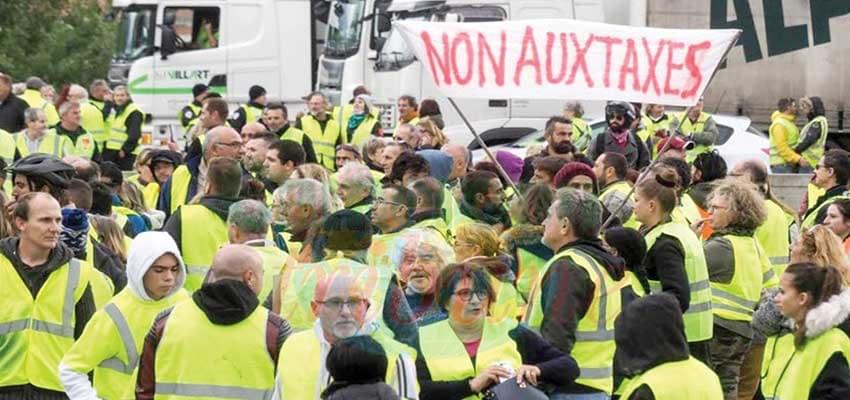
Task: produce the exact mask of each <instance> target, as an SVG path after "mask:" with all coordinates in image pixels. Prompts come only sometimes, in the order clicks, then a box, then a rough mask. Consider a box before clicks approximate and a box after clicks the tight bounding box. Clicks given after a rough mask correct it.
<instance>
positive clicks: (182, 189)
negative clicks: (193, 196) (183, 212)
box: [169, 165, 192, 214]
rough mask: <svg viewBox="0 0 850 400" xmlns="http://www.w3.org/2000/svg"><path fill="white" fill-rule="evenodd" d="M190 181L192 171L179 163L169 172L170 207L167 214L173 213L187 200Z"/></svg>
mask: <svg viewBox="0 0 850 400" xmlns="http://www.w3.org/2000/svg"><path fill="white" fill-rule="evenodd" d="M191 183H192V172H191V171H189V167H187V166H185V165H181V166H179V167H177V169H175V170H174V173H173V174H171V193H170V195H171V204H169V207H170V208H171V210H170V212H169V214H174V212H175V211H177V208H179V207H180V206H182V205H183V204H186V203H187V202H189V199H188V198H187V197H189V185H190V184H191Z"/></svg>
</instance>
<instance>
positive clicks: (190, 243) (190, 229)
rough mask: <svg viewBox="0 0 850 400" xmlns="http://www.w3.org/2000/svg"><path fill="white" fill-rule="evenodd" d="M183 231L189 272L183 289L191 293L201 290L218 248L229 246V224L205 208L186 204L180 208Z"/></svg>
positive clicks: (187, 270)
mask: <svg viewBox="0 0 850 400" xmlns="http://www.w3.org/2000/svg"><path fill="white" fill-rule="evenodd" d="M180 227H181V229H180V231H181V247H182V248H181V249H180V252H181V253H182V254H183V262H184V263H185V264H186V272H187V273H186V283H185V284H184V285H183V287H184V288H185V289H186V290H187V291H189V292H190V293H191V292H194V291H195V290H198V289H200V288H201V285H202V284H203V283H204V278H205V277H206V276H207V272H208V271H209V269H210V265H211V264H212V261H213V258H214V257H215V253H216V252H217V251H218V248H219V247H221V245H224V244H227V243H228V239H227V223H226V222H225V221H224V220H222V219H221V217H219V216H218V214H216V213H214V212H213V211H212V210H210V209H209V208H207V207H205V206H203V205H200V204H186V205H184V206H183V207H180Z"/></svg>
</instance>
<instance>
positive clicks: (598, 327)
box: [525, 248, 625, 395]
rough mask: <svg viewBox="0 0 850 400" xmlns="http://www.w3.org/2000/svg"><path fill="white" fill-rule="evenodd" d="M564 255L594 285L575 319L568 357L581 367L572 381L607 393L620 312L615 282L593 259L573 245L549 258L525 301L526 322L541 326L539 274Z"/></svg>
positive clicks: (610, 385)
mask: <svg viewBox="0 0 850 400" xmlns="http://www.w3.org/2000/svg"><path fill="white" fill-rule="evenodd" d="M565 257H570V258H571V260H572V262H573V263H575V264H576V265H578V266H579V267H581V268H583V269H584V270H585V272H587V275H588V277H589V278H590V280H591V282H593V286H594V292H593V300H592V302H591V304H590V306H589V307H588V309H587V313H586V314H585V315H584V316H583V317H582V318H581V320H579V321H578V325H577V326H576V331H575V338H576V342H575V345H574V346H573V350H572V356H573V358H575V360H576V362H577V363H578V365H579V368H580V370H581V373H580V375H579V378H578V379H576V383H579V384H582V385H585V386H589V387H592V388H595V389H599V390H601V391H604V392H605V393H608V394H609V395H610V394H611V393H612V392H613V390H614V387H613V386H614V381H613V376H614V373H613V365H614V350H615V345H614V320H615V319H616V318H617V316H618V315H619V314H620V309H621V307H622V301H621V296H620V288H619V286H618V283H617V281H614V280H613V279H612V278H611V277H610V276H609V275H608V272H607V271H606V270H605V269H604V267H602V266H601V265H599V263H598V262H597V261H596V260H595V259H593V258H592V257H591V256H589V255H587V254H585V253H584V252H581V251H579V250H576V249H575V248H571V249H568V250H566V251H563V252H561V253H560V254H558V255H556V256H555V257H552V259H551V260H549V262H548V263H547V265H546V266H544V267H543V271H541V278H540V280H538V281H537V284H536V285H535V288H534V289H533V290H532V294H531V301H529V303H528V311H527V312H526V316H525V318H526V323H527V324H528V326H529V327H531V328H532V329H536V330H539V329H540V327H541V326H542V323H543V318H544V310H543V304H542V291H541V287H542V285H543V277H544V276H545V274H546V270H548V269H549V267H550V266H551V265H553V264H554V263H556V262H558V261H559V260H561V259H563V258H565ZM624 279H625V278H624Z"/></svg>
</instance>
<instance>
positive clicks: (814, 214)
mask: <svg viewBox="0 0 850 400" xmlns="http://www.w3.org/2000/svg"><path fill="white" fill-rule="evenodd" d="M848 181H850V153H848V152H846V151H844V150H841V149H832V150H830V151H827V152H826V154H824V155H823V158H821V159H820V162H818V164H817V166H816V167H815V176H814V178H813V179H812V183H813V184H814V185H815V186H817V187H818V188H820V189H822V190H825V191H826V192H825V193H824V194H823V195H821V196H820V197H818V198H817V201H816V202H815V203H814V204H812V205H811V206H809V207H808V209H807V210H806V212H805V213H804V214H803V216H802V219H803V222H802V224H801V226H802V228H803V229H809V228H811V227H813V226H815V225H820V224H822V223H823V220H824V219H825V218H826V210H827V208H829V205H830V204H832V203H833V202H834V201H835V200H838V199H841V198H850V194H848V193H847V182H848Z"/></svg>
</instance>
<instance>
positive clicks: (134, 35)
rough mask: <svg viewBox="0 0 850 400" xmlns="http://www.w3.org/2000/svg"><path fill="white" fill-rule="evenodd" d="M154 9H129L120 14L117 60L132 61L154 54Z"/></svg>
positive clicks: (115, 55)
mask: <svg viewBox="0 0 850 400" xmlns="http://www.w3.org/2000/svg"><path fill="white" fill-rule="evenodd" d="M154 16H155V11H154V9H153V8H128V9H126V10H122V11H121V12H120V14H119V19H120V25H119V27H118V46H117V47H116V49H115V54H114V58H115V59H116V60H127V61H132V60H135V59H137V58H139V57H143V56H146V55H150V54H152V53H153V36H154Z"/></svg>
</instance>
